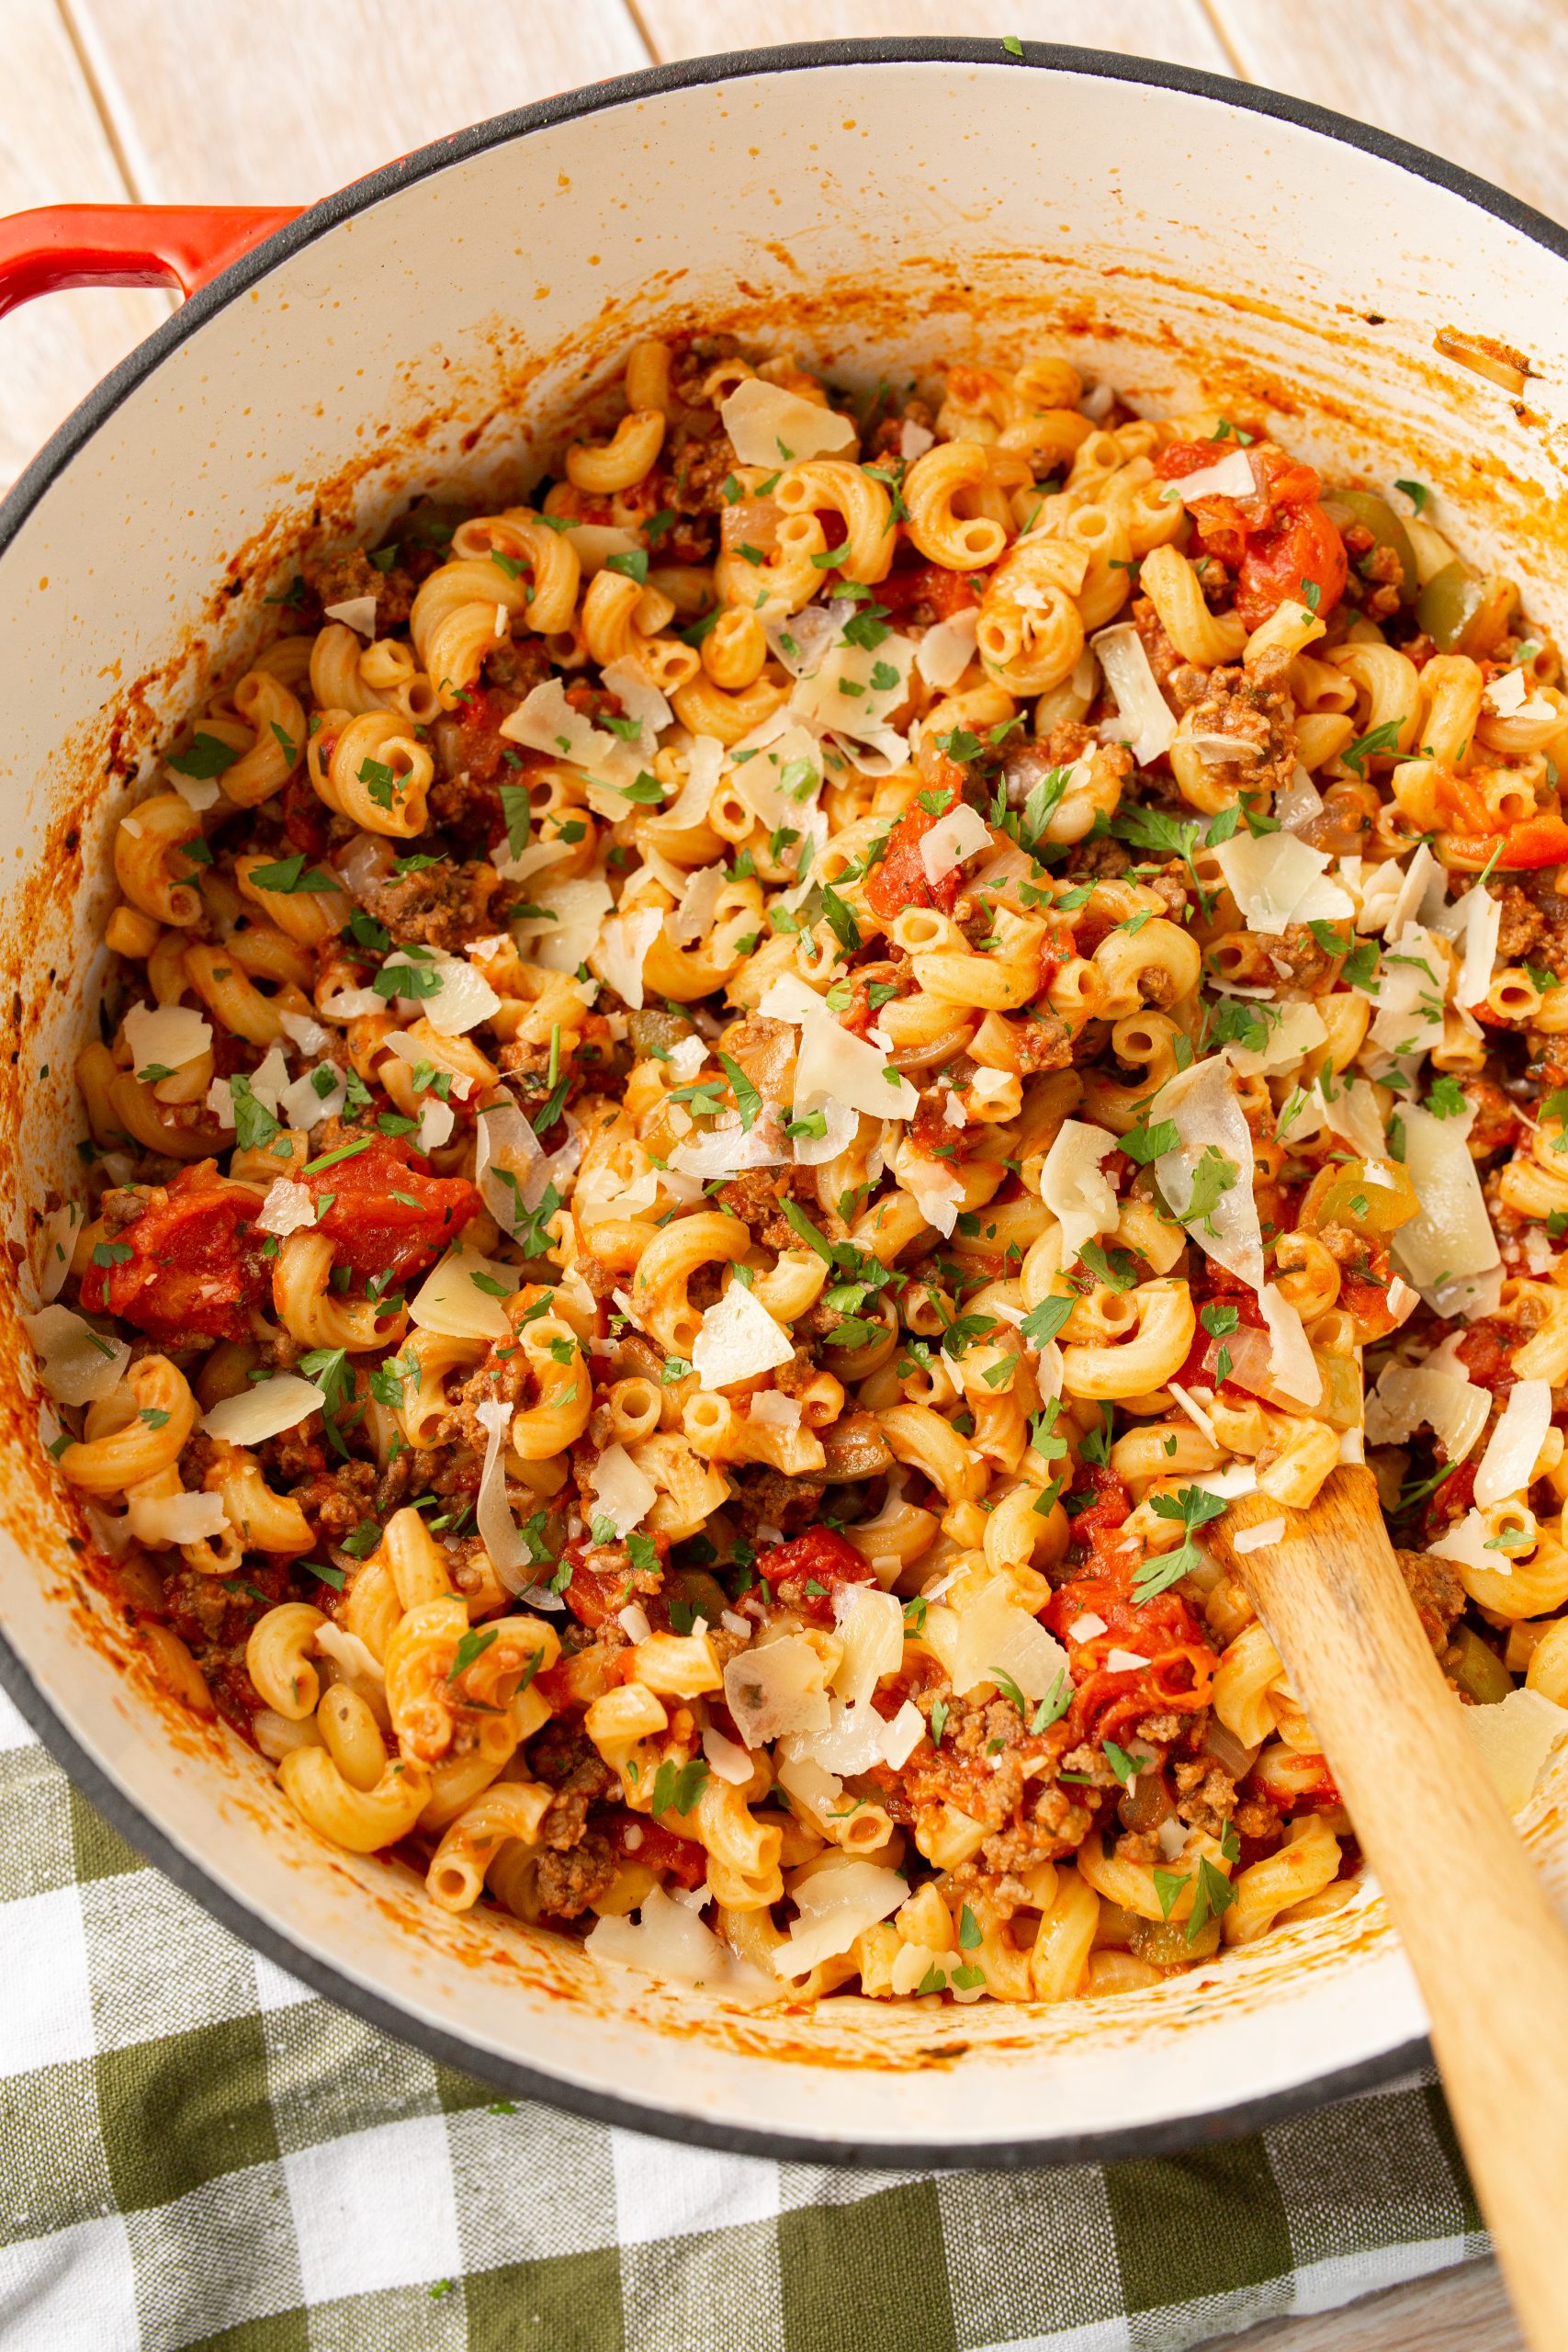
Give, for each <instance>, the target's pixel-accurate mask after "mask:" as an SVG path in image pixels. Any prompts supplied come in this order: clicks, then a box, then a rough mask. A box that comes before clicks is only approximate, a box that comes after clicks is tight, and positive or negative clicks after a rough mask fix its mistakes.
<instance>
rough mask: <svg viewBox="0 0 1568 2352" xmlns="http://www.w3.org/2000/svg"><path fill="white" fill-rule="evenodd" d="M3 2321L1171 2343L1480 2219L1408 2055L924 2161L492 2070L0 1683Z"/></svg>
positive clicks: (1394, 2266) (132, 2328) (722, 2344)
mask: <svg viewBox="0 0 1568 2352" xmlns="http://www.w3.org/2000/svg"><path fill="white" fill-rule="evenodd" d="M0 1819H3V1821H4V1824H5V1835H4V1837H3V1838H0V2352H175V2347H178V2346H207V2347H209V2352H307V2347H311V2352H481V2347H482V2352H522V2347H537V2352H775V2348H776V2352H981V2347H983V2346H1018V2347H1034V2348H1035V2352H1046V2347H1048V2346H1049V2347H1051V2352H1069V2347H1070V2352H1120V2348H1121V2347H1128V2348H1129V2352H1131V2347H1138V2352H1177V2347H1179V2346H1189V2345H1196V2344H1199V2343H1201V2342H1203V2341H1205V2340H1206V2339H1208V2338H1209V2337H1212V2336H1214V2335H1223V2334H1225V2333H1227V2332H1228V2331H1231V2330H1235V2329H1240V2328H1244V2327H1247V2326H1249V2325H1250V2324H1253V2323H1254V2322H1255V2321H1258V2320H1261V2319H1266V2318H1270V2317H1274V2316H1277V2315H1278V2314H1280V2313H1282V2312H1306V2311H1318V2310H1323V2309H1325V2308H1326V2307H1328V2306H1331V2305H1333V2304H1335V2303H1338V2302H1343V2301H1348V2299H1349V2298H1350V2297H1352V2296H1354V2295H1358V2294H1365V2293H1368V2292H1370V2291H1371V2290H1372V2289H1374V2288H1377V2287H1382V2286H1388V2285H1392V2284H1393V2282H1395V2281H1396V2280H1399V2279H1402V2278H1412V2277H1415V2276H1416V2275H1417V2274H1418V2273H1421V2272H1424V2271H1427V2270H1434V2269H1438V2268H1440V2267H1442V2266H1443V2265H1445V2264H1449V2263H1455V2262H1461V2261H1463V2260H1465V2259H1467V2258H1468V2257H1470V2256H1473V2255H1475V2254H1477V2253H1479V2252H1480V2251H1481V2250H1482V2248H1483V2245H1484V2240H1483V2237H1482V2236H1481V2233H1480V2221H1479V2217H1478V2215H1477V2213H1476V2211H1475V2206H1474V2203H1473V2200H1472V2197H1471V2193H1470V2189H1469V2188H1468V2185H1467V2184H1466V2182H1465V2179H1464V2176H1463V2173H1462V2170H1461V2165H1460V2162H1459V2158H1458V2154H1457V2153H1456V2150H1455V2147H1454V2143H1453V2138H1452V2134H1451V2131H1450V2127H1449V2122H1448V2118H1447V2115H1446V2113H1445V2111H1444V2109H1443V2107H1442V2103H1441V2101H1440V2099H1439V2098H1438V2093H1437V2092H1436V2090H1435V2089H1434V2088H1433V2086H1432V2084H1431V2082H1430V2080H1429V2079H1419V2080H1412V2081H1409V2082H1406V2083H1404V2084H1403V2085H1400V2086H1395V2087H1393V2088H1391V2089H1388V2090H1384V2091H1382V2092H1379V2093H1377V2094H1374V2095H1372V2096H1371V2097H1368V2098H1360V2099H1357V2100H1354V2101H1351V2102H1349V2103H1348V2104H1346V2105H1344V2106H1341V2107H1337V2108H1331V2109H1324V2110H1322V2111H1320V2112H1319V2113H1317V2114H1315V2115H1309V2116H1304V2117H1302V2118H1300V2119H1299V2120H1295V2121H1293V2122H1289V2123H1284V2124H1280V2125H1279V2126H1278V2127H1277V2128H1276V2129H1274V2130H1272V2131H1268V2132H1265V2133H1263V2134H1262V2135H1261V2136H1259V2137H1255V2138H1252V2139H1247V2140H1242V2141H1238V2142H1235V2143H1233V2144H1232V2145H1230V2146H1227V2147H1223V2148H1217V2149H1212V2150H1210V2151H1208V2152H1206V2153H1204V2154H1198V2155H1190V2156H1180V2157H1166V2158H1151V2159H1149V2160H1147V2161H1144V2162H1133V2163H1126V2164H1120V2165H1106V2166H1103V2167H1101V2166H1099V2165H1078V2166H1076V2167H1074V2168H1071V2169H1068V2170H1063V2171H1055V2172H1040V2173H1019V2174H1007V2173H958V2174H951V2175H947V2176H943V2177H935V2178H931V2177H914V2176H908V2175H889V2174H872V2173H858V2172H837V2171H829V2170H822V2169H818V2168H814V2167H811V2166H807V2165H781V2164H773V2163H767V2162H761V2161H759V2160H756V2159H752V2158H746V2157H738V2156H721V2155H715V2154H708V2153H706V2152H705V2151H704V2150H700V2149H690V2148H678V2147H674V2146H670V2145H666V2144H663V2143H650V2142H648V2141H645V2140H641V2139H638V2138H637V2137H636V2136H634V2135H632V2134H629V2133H626V2132H622V2131H610V2130H607V2129H606V2128H605V2127H604V2126H603V2125H600V2124H593V2123H582V2122H578V2121H576V2120H574V2119H572V2118H571V2117H569V2116H563V2115H558V2114H556V2113H554V2112H552V2111H551V2110H550V2109H546V2108H537V2107H528V2106H516V2107H513V2105H512V2104H511V2103H510V2102H507V2101H502V2100H498V2099H497V2098H495V2097H494V2095H493V2094H492V2093H491V2091H490V2090H489V2089H487V2088H486V2087H485V2086H483V2085H481V2084H479V2083H474V2082H470V2081H468V2079H467V2078H466V2077H464V2076H463V2075H455V2074H451V2073H448V2072H447V2071H446V2069H445V2068H443V2067H440V2066H437V2065H435V2064H433V2063H432V2062H431V2060H429V2059H428V2058H425V2057H423V2056H421V2055H420V2054H419V2053H418V2052H414V2051H412V2050H407V2049H404V2048H403V2047H402V2046H401V2045H400V2043H398V2042H395V2041H386V2040H384V2039H383V2038H382V2036H381V2035H379V2034H378V2033H376V2032H374V2031H372V2030H371V2029H370V2028H369V2027H367V2026H364V2025H361V2024H360V2023H359V2022H358V2021H357V2020H356V2019H355V2018H351V2017H347V2016H344V2015H343V2014H342V2013H341V2012H340V2011H339V2010H337V2009H335V2008H333V2007H332V2006H331V2005H330V2004H329V2003H328V2002H326V2001H323V2000H321V1999H318V1998H317V1997H316V1996H315V1995H313V1994H311V1993H310V1992H308V1991H307V1990H306V1988H305V1987H304V1986H303V1985H297V1984H296V1983H294V1981H293V1980H292V1979H291V1978H289V1977H288V1976H285V1975H284V1974H283V1973H281V1972H280V1971H279V1970H278V1969H276V1968H275V1967H273V1966H272V1965H271V1964H270V1963H269V1962H266V1961H265V1960H261V1959H258V1958H257V1957H256V1956H255V1955H254V1953H252V1952H251V1951H249V1950H248V1949H247V1948H246V1947H245V1946H244V1945H243V1944H240V1943H237V1942H235V1941H234V1939H232V1938H231V1937H230V1936H228V1935H226V1934H225V1933H224V1932H223V1931H222V1929H220V1928H218V1927H216V1926H215V1925H214V1924H213V1922H212V1921H211V1920H209V1918H208V1917H207V1916H206V1914H205V1913H204V1912H202V1911H200V1910H198V1909H197V1906H196V1905H194V1904H193V1903H191V1902H189V1901H188V1900H187V1899H186V1897H185V1896H184V1895H183V1894H179V1893H177V1892H176V1890H175V1888H174V1887H173V1886H171V1885H169V1884H168V1883H167V1882H166V1881H165V1880H164V1879H163V1878H162V1877H160V1876H159V1874H158V1872H157V1871H152V1870H150V1869H149V1868H148V1867H147V1866H146V1865H145V1864H144V1863H143V1862H142V1861H141V1860H140V1859H139V1858H138V1856H137V1855H135V1854H134V1853H133V1852H132V1851H131V1850H130V1848H129V1847H128V1846H126V1845H124V1844H123V1843H122V1842H121V1841H120V1839H119V1838H118V1837H117V1836H116V1834H115V1833H114V1832H113V1831H112V1830H111V1829H109V1828H108V1827H107V1826H106V1825H105V1824H104V1822H102V1821H101V1820H100V1819H99V1818H98V1816H97V1815H96V1814H95V1813H94V1812H93V1810H92V1809H91V1807H90V1806H89V1805H87V1804H85V1803H84V1802H83V1800H82V1798H81V1797H80V1796H78V1795H77V1794H76V1792H74V1790H73V1789H72V1788H71V1786H70V1784H69V1783H68V1781H66V1779H65V1776H64V1775H63V1773H62V1771H61V1770H60V1769H59V1767H58V1766H57V1765H55V1764H54V1763H53V1762H52V1761H51V1759H50V1758H49V1757H48V1756H47V1755H46V1754H45V1753H44V1751H43V1749H42V1748H41V1747H39V1746H38V1745H37V1743H36V1742H35V1741H34V1740H33V1738H32V1736H31V1735H30V1734H29V1732H28V1729H27V1727H26V1726H25V1724H23V1723H22V1722H21V1719H20V1718H19V1717H18V1716H17V1715H16V1714H15V1713H13V1711H12V1710H11V1708H10V1707H9V1705H8V1704H7V1703H6V1702H5V1701H4V1700H3V1699H0Z"/></svg>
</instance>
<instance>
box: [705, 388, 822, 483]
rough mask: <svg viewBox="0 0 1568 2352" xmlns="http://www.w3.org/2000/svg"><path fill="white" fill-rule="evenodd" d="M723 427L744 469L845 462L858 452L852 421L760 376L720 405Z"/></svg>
mask: <svg viewBox="0 0 1568 2352" xmlns="http://www.w3.org/2000/svg"><path fill="white" fill-rule="evenodd" d="M718 414H719V422H720V423H721V424H722V425H723V426H724V429H725V431H726V432H727V433H728V435H729V440H730V447H732V448H733V449H734V451H735V454H736V456H737V457H738V458H739V460H740V463H741V464H742V465H743V466H766V467H767V468H768V469H769V470H770V472H774V473H776V472H777V470H778V469H779V466H780V464H781V462H782V463H783V464H784V465H788V464H789V463H790V462H791V461H792V460H793V459H795V458H842V457H845V456H847V455H848V453H849V452H850V451H851V450H852V449H853V448H854V447H855V444H856V435H855V428H854V426H853V425H852V424H851V422H850V420H849V418H848V417H847V416H839V415H837V414H835V413H834V411H833V410H832V409H830V408H823V407H819V406H818V403H817V401H808V400H803V399H802V398H801V396H800V394H799V393H798V392H786V391H785V390H784V386H783V385H782V384H770V383H768V382H766V381H765V380H764V379H763V378H762V377H761V376H748V377H746V378H745V379H744V380H743V381H742V382H740V383H739V384H737V386H736V387H735V390H733V391H732V392H731V393H730V394H729V397H728V400H725V401H721V402H720V403H719V411H718Z"/></svg>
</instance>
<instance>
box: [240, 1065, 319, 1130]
mask: <svg viewBox="0 0 1568 2352" xmlns="http://www.w3.org/2000/svg"><path fill="white" fill-rule="evenodd" d="M317 1068H318V1069H324V1070H325V1071H326V1073H327V1075H328V1077H329V1078H330V1080H332V1083H331V1085H330V1086H329V1087H328V1089H327V1091H326V1092H325V1093H324V1094H322V1093H321V1091H319V1089H318V1088H317V1085H316V1075H317V1072H316V1070H307V1071H306V1073H305V1075H304V1077H303V1078H297V1079H296V1080H295V1081H294V1083H293V1085H292V1086H291V1087H289V1088H288V1091H287V1092H286V1093H285V1094H284V1096H283V1100H282V1102H281V1103H280V1105H279V1108H280V1110H281V1112H282V1114H283V1116H284V1118H285V1119H286V1120H287V1121H288V1125H290V1126H291V1127H302V1128H303V1129H304V1130H305V1132H306V1134H307V1135H309V1134H310V1132H311V1130H312V1129H313V1128H316V1127H319V1126H321V1125H324V1124H325V1122H326V1121H327V1120H328V1119H335V1118H337V1117H338V1115H339V1114H340V1113H341V1112H342V1110H343V1107H344V1103H346V1102H347V1101H348V1080H347V1078H346V1077H345V1076H344V1072H343V1071H342V1070H340V1069H338V1068H337V1066H336V1064H335V1063H333V1062H321V1063H319V1064H318V1065H317ZM223 1124H224V1125H225V1126H232V1125H233V1124H234V1118H233V1106H232V1103H231V1105H230V1114H229V1116H228V1118H227V1119H226V1120H225V1121H224V1123H223Z"/></svg>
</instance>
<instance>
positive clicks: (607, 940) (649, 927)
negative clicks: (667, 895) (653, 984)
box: [588, 907, 664, 1012]
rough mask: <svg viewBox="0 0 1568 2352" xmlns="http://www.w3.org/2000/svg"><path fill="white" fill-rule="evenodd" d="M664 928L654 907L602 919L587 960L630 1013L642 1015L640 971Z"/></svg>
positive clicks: (593, 970)
mask: <svg viewBox="0 0 1568 2352" xmlns="http://www.w3.org/2000/svg"><path fill="white" fill-rule="evenodd" d="M663 928H664V917H663V914H662V913H661V911H660V909H659V908H658V907H638V908H637V909H636V910H635V911H634V912H633V913H631V914H626V915H606V916H605V917H604V922H603V923H602V924H601V926H600V931H599V943H598V945H597V946H596V947H595V949H594V950H593V952H592V955H591V956H589V958H588V967H589V969H590V971H592V972H595V973H597V975H598V977H599V978H600V979H602V980H604V982H605V983H606V984H607V985H608V986H609V987H610V988H613V989H615V993H616V994H617V996H619V997H620V998H621V999H622V1000H623V1001H624V1002H626V1004H629V1005H630V1007H631V1009H632V1011H633V1012H641V1011H642V967H643V966H644V964H645V963H646V962H647V961H648V951H649V948H650V947H651V946H652V944H653V943H654V941H655V940H656V939H657V938H658V936H659V934H660V932H661V931H662V930H663Z"/></svg>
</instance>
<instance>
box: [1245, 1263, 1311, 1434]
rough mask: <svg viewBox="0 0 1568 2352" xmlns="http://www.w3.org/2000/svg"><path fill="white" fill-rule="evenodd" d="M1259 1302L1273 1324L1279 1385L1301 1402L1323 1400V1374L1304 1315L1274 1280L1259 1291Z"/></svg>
mask: <svg viewBox="0 0 1568 2352" xmlns="http://www.w3.org/2000/svg"><path fill="white" fill-rule="evenodd" d="M1258 1306H1260V1307H1261V1308H1262V1309H1263V1320H1264V1322H1265V1323H1266V1324H1267V1325H1268V1327H1269V1370H1270V1372H1271V1373H1272V1374H1273V1378H1274V1382H1275V1385H1276V1386H1277V1387H1279V1388H1281V1389H1282V1390H1283V1391H1284V1393H1285V1395H1286V1396H1287V1397H1294V1398H1295V1399H1296V1401H1297V1403H1298V1404H1301V1405H1315V1404H1317V1403H1319V1402H1320V1400H1321V1398H1322V1396H1323V1374H1322V1373H1321V1372H1320V1371H1319V1370H1318V1365H1317V1359H1316V1357H1315V1356H1314V1354H1313V1351H1312V1341H1311V1340H1309V1339H1308V1338H1307V1335H1306V1331H1305V1329H1304V1327H1303V1323H1302V1318H1301V1317H1300V1316H1299V1315H1298V1314H1297V1312H1296V1310H1295V1308H1294V1307H1293V1306H1292V1305H1291V1302H1290V1300H1289V1299H1288V1298H1286V1296H1285V1295H1284V1294H1283V1292H1282V1291H1280V1289H1279V1288H1278V1286H1277V1285H1276V1284H1275V1283H1264V1285H1263V1287H1262V1289H1261V1290H1260V1291H1259V1292H1258Z"/></svg>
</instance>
